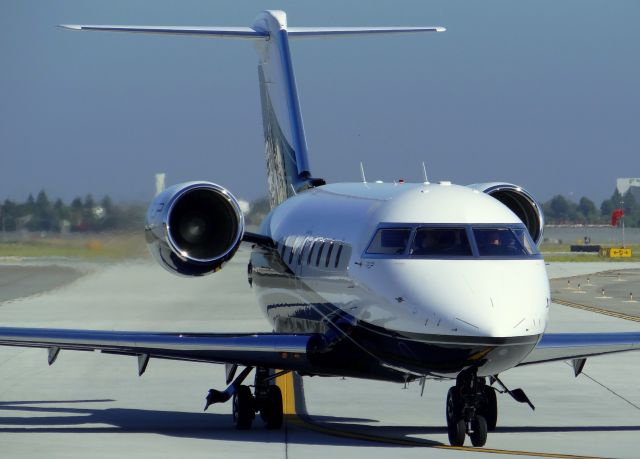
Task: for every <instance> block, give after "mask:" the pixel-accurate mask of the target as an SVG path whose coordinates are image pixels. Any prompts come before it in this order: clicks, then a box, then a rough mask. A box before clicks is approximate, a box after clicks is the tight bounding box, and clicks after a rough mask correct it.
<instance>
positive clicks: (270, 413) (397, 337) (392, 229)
mask: <svg viewBox="0 0 640 459" xmlns="http://www.w3.org/2000/svg"><path fill="white" fill-rule="evenodd" d="M63 27H65V28H68V29H74V30H93V31H111V32H134V33H152V34H173V35H197V36H201V37H203V38H238V39H245V40H250V41H252V42H253V43H254V44H255V45H256V49H257V52H258V59H259V65H258V77H259V84H260V94H261V104H262V119H263V123H264V138H265V147H266V159H267V171H268V191H269V197H270V202H271V207H272V210H271V212H270V213H269V215H268V216H267V217H266V218H265V220H264V222H263V223H262V225H261V227H260V230H259V232H258V233H249V232H247V231H245V226H244V219H243V214H242V212H241V210H240V206H239V205H238V202H237V200H236V199H235V198H234V196H233V195H232V194H231V193H230V192H229V191H228V190H226V189H225V188H223V187H221V186H219V185H216V184H214V183H209V182H189V183H183V184H179V185H175V186H173V187H171V188H168V189H167V190H165V191H164V192H163V193H161V194H160V195H158V196H157V197H156V198H155V200H154V201H153V202H152V203H151V206H150V207H149V210H148V213H147V220H146V221H147V223H146V228H145V232H146V238H147V242H148V245H149V248H150V250H151V252H152V253H153V255H154V257H155V258H156V259H157V261H158V262H159V263H160V265H161V266H163V267H164V268H166V269H168V270H169V271H171V272H173V273H177V274H180V275H185V276H201V275H205V274H209V273H214V272H216V271H218V270H219V269H221V268H222V267H223V266H224V264H225V262H227V261H229V260H230V259H231V258H232V257H233V256H234V254H235V253H236V250H237V249H238V247H239V246H240V244H241V243H243V242H245V243H249V244H252V247H253V248H252V253H251V260H250V263H249V266H248V275H249V283H250V284H251V285H252V287H253V289H254V290H255V292H256V294H257V298H258V302H259V304H260V307H261V308H262V310H263V312H264V314H265V316H266V317H267V318H268V320H269V321H270V322H271V324H272V325H273V330H274V331H273V333H256V334H216V333H210V334H194V333H178V332H167V333H150V332H135V331H133V332H118V331H91V330H59V329H34V328H1V329H0V343H1V344H4V345H12V346H33V347H44V348H48V349H49V363H50V364H51V363H53V362H54V361H55V359H56V357H57V355H58V353H59V351H60V350H61V349H71V350H87V349H92V350H96V349H97V350H101V351H103V352H108V353H116V354H124V355H136V356H138V362H139V373H140V374H142V373H143V372H144V371H145V369H146V366H147V363H148V361H149V359H150V358H151V357H153V358H164V359H175V360H189V361H198V362H212V363H225V364H227V384H228V387H227V388H226V389H225V390H223V391H218V390H215V389H212V390H210V391H209V393H208V395H207V406H208V405H209V404H211V403H221V402H226V401H228V400H229V399H231V398H233V403H232V405H233V419H234V422H235V425H236V426H237V427H238V428H241V429H246V428H249V427H251V425H252V422H253V420H254V418H255V415H256V413H260V415H261V417H262V418H263V420H264V421H265V423H266V425H267V427H269V428H279V427H280V426H281V425H282V423H283V409H282V394H281V392H280V390H279V388H278V386H277V385H275V384H274V379H275V378H276V377H277V376H278V375H281V374H283V373H284V372H291V371H293V372H297V373H298V374H300V375H322V376H352V377H355V378H369V379H379V380H387V381H399V382H402V381H405V382H406V381H409V380H415V379H423V378H425V379H426V378H435V379H444V378H448V379H452V380H454V381H455V385H453V386H452V387H451V389H450V390H449V393H448V396H447V401H446V421H447V427H448V433H449V440H450V442H451V444H452V445H462V444H463V443H464V441H465V437H466V436H469V437H470V440H471V442H472V444H473V445H475V446H483V445H484V444H485V442H486V438H487V431H491V430H493V429H494V428H495V426H496V422H497V402H496V393H498V392H499V393H508V394H510V395H511V396H512V397H513V398H515V399H516V400H517V401H519V402H523V403H528V404H529V405H531V407H533V405H532V404H531V402H530V401H529V399H528V398H527V396H526V395H525V394H524V392H523V391H522V390H521V389H515V390H509V389H507V388H506V387H505V386H504V384H502V382H501V381H500V378H499V375H500V374H501V373H502V372H504V371H506V370H508V369H510V368H513V367H515V366H518V365H529V364H538V363H543V362H550V361H556V360H572V361H573V363H574V369H575V372H576V375H577V374H579V372H580V371H581V370H582V367H583V366H584V362H585V360H586V357H588V356H593V355H599V354H605V353H611V352H619V351H624V350H633V349H639V348H640V333H618V334H562V335H557V334H555V335H554V334H545V333H544V332H545V327H546V325H547V321H548V316H549V306H550V302H551V299H550V292H549V283H548V280H547V275H546V271H545V264H544V261H543V259H542V256H541V255H540V253H539V251H538V248H537V245H538V244H539V243H540V240H541V238H542V231H543V226H544V221H543V215H542V212H541V210H540V206H539V205H538V204H537V203H536V201H535V199H534V198H533V197H532V196H531V195H530V194H529V193H528V192H527V191H526V190H524V189H522V188H521V187H518V186H515V185H512V184H509V183H486V184H475V185H471V186H458V185H454V184H452V183H450V182H439V183H429V182H428V180H427V179H426V176H425V181H424V183H379V182H376V183H367V182H366V181H365V180H364V177H363V181H362V182H361V183H335V184H327V183H326V182H325V180H323V179H320V178H314V177H313V176H312V174H311V172H310V167H309V161H308V155H307V145H306V140H305V134H304V129H303V123H302V116H301V113H300V107H299V103H298V96H297V91H296V84H295V78H294V72H293V66H292V63H291V55H290V50H289V42H290V40H294V39H298V38H321V37H339V36H344V37H348V36H360V35H377V34H388V33H394V34H401V33H422V32H443V31H444V30H445V29H444V28H442V27H375V28H371V27H362V28H354V27H330V28H323V27H288V26H287V21H286V15H285V13H284V12H283V11H265V12H263V13H262V14H260V15H259V16H258V18H257V20H256V22H255V23H254V24H253V26H251V27H245V28H230V27H173V26H170V27H154V26H151V27H147V26H104V25H102V26H97V25H67V26H63ZM238 367H243V370H242V371H241V372H239V373H238V372H237V369H238ZM254 369H255V372H254V375H255V376H254V384H253V387H254V390H253V391H252V390H251V389H250V387H249V386H248V385H243V382H244V380H245V379H246V378H247V377H248V375H249V374H250V373H251V372H252V370H254ZM423 380H424V379H423ZM354 384H357V382H354Z"/></svg>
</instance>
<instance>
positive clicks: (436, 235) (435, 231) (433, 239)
mask: <svg viewBox="0 0 640 459" xmlns="http://www.w3.org/2000/svg"><path fill="white" fill-rule="evenodd" d="M409 253H410V255H411V256H412V257H470V256H472V252H471V246H470V245H469V239H468V238H467V232H466V230H465V228H418V230H417V231H416V236H415V238H414V240H413V245H412V247H411V251H410V252H409Z"/></svg>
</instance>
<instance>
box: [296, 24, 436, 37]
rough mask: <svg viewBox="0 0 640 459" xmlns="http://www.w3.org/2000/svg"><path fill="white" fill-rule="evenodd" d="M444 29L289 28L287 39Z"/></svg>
mask: <svg viewBox="0 0 640 459" xmlns="http://www.w3.org/2000/svg"><path fill="white" fill-rule="evenodd" d="M446 30H447V29H445V28H444V27H289V28H288V29H287V34H288V35H289V38H316V37H349V36H358V35H360V36H362V35H378V34H390V33H420V32H445V31H446Z"/></svg>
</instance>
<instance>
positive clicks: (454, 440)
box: [446, 386, 467, 446]
mask: <svg viewBox="0 0 640 459" xmlns="http://www.w3.org/2000/svg"><path fill="white" fill-rule="evenodd" d="M461 403H462V400H461V399H460V395H459V393H458V389H457V388H456V387H455V386H454V387H451V388H450V389H449V392H448V393H447V410H446V415H447V433H448V434H449V444H450V445H451V446H462V445H464V437H465V434H466V431H467V427H466V425H465V422H464V419H462V417H461V413H460V412H461V406H460V405H461Z"/></svg>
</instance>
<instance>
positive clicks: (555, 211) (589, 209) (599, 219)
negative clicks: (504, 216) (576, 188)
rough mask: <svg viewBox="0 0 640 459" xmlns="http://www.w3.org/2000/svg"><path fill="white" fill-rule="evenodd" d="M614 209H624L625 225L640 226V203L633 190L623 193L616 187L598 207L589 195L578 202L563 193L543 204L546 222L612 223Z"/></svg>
mask: <svg viewBox="0 0 640 459" xmlns="http://www.w3.org/2000/svg"><path fill="white" fill-rule="evenodd" d="M614 209H624V214H625V216H624V223H625V226H633V227H638V226H640V203H639V202H638V200H637V199H636V197H635V195H634V194H633V193H632V192H631V190H628V191H627V192H626V193H625V194H624V195H621V194H620V192H618V190H617V189H616V190H615V191H614V192H613V194H612V195H611V198H609V199H605V200H604V201H602V203H601V204H600V207H596V204H595V203H594V202H593V201H592V200H591V199H589V198H587V197H582V198H580V200H579V201H578V202H577V203H576V202H574V201H571V200H570V199H567V198H565V197H564V196H562V195H556V196H554V197H553V198H551V199H550V200H548V201H547V202H544V203H543V204H542V211H543V212H544V217H545V220H546V223H551V224H582V225H604V224H610V223H611V212H613V210H614Z"/></svg>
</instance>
